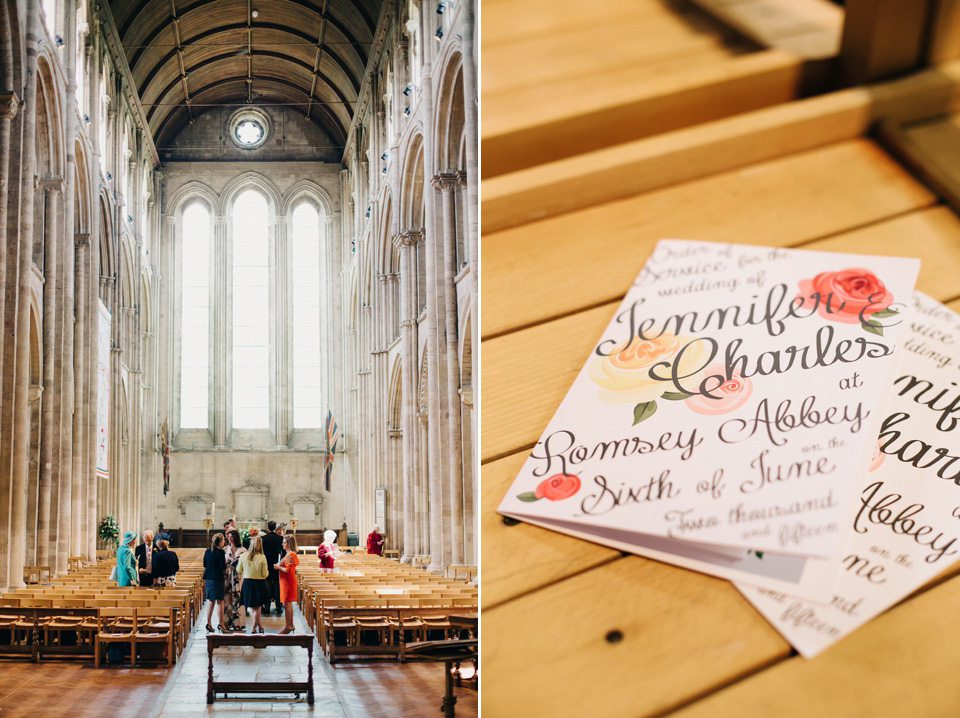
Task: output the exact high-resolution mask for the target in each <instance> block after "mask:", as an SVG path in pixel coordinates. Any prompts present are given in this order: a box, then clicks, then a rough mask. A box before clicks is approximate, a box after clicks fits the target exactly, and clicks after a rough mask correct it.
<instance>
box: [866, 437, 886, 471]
mask: <svg viewBox="0 0 960 718" xmlns="http://www.w3.org/2000/svg"><path fill="white" fill-rule="evenodd" d="M886 458H887V455H886V454H884V453H883V449H881V448H880V442H879V441H878V442H877V445H876V446H875V447H873V456H871V457H870V468H869V469H867V473H870V472H871V471H876V470H877V469H879V468H880V464H882V463H883V460H884V459H886Z"/></svg>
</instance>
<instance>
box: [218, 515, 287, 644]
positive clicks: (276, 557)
mask: <svg viewBox="0 0 960 718" xmlns="http://www.w3.org/2000/svg"><path fill="white" fill-rule="evenodd" d="M223 530H224V533H218V534H216V535H215V536H214V537H213V540H212V541H211V544H210V548H208V549H207V550H206V552H205V553H204V555H203V580H204V592H205V596H206V599H207V600H208V601H209V602H210V603H209V605H208V606H207V631H213V630H215V629H214V627H213V626H212V625H211V623H210V622H211V619H212V618H213V608H214V606H216V607H217V609H218V611H217V613H218V617H219V623H218V625H217V628H216V630H218V631H221V632H223V631H242V630H244V627H243V625H242V624H243V615H244V613H245V611H246V610H249V611H252V613H253V626H252V628H251V633H263V632H264V631H263V624H262V623H261V622H260V617H261V615H262V614H264V613H266V614H269V613H270V608H271V605H273V604H275V605H276V612H277V615H281V614H282V615H284V617H285V622H284V624H285V625H284V628H283V630H282V631H280V633H282V634H286V633H291V632H292V631H293V602H294V601H295V600H296V596H297V566H298V565H299V564H300V558H299V556H298V554H297V551H298V549H297V539H296V537H295V536H294V535H293V534H292V533H288V534H286V535H283V534H282V531H283V527H282V526H278V525H277V522H276V521H269V522H268V523H267V530H266V532H264V533H263V535H261V532H260V528H259V527H257V526H254V527H253V528H251V529H250V535H249V537H248V538H247V539H245V540H241V539H240V532H239V531H238V530H237V527H236V523H235V522H234V521H233V519H231V520H229V521H227V522H225V523H224V525H223ZM241 606H243V607H244V613H241V608H240V607H241Z"/></svg>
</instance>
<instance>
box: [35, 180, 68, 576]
mask: <svg viewBox="0 0 960 718" xmlns="http://www.w3.org/2000/svg"><path fill="white" fill-rule="evenodd" d="M61 188H62V181H61V180H57V181H56V182H48V183H46V184H45V185H44V190H45V196H44V216H45V218H46V223H45V227H46V233H45V238H44V262H43V264H44V267H43V269H44V271H43V387H44V388H45V389H47V390H48V391H46V392H45V393H44V397H43V405H42V408H41V418H40V486H39V496H38V506H37V564H38V565H40V566H49V565H50V500H51V496H52V494H53V469H54V467H53V462H54V448H55V445H56V444H57V443H58V437H59V435H60V426H59V416H57V414H56V410H55V409H56V407H55V403H54V399H55V397H56V394H57V392H56V391H54V383H55V381H56V374H55V371H54V370H55V369H56V356H57V341H58V337H57V335H56V329H57V290H56V288H57V282H58V275H57V270H58V267H57V254H58V252H59V251H60V242H59V239H60V238H59V236H58V231H57V218H58V214H59V208H58V206H57V205H58V198H59V197H60V191H61ZM57 458H59V457H57Z"/></svg>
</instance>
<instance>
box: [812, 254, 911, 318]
mask: <svg viewBox="0 0 960 718" xmlns="http://www.w3.org/2000/svg"><path fill="white" fill-rule="evenodd" d="M816 292H819V294H820V304H819V306H818V307H817V313H818V314H819V315H820V316H821V317H823V318H824V319H829V320H830V321H834V322H842V323H844V324H866V322H867V321H868V320H869V319H870V317H871V316H872V315H873V314H876V313H878V312H887V308H888V307H889V305H890V302H892V301H893V295H892V294H891V293H890V292H888V291H887V288H886V287H885V286H884V284H883V282H881V281H880V280H879V279H878V278H877V276H876V275H875V274H874V273H873V272H871V271H870V270H869V269H855V268H853V269H842V270H840V271H839V272H821V273H820V274H818V275H817V276H816V277H814V278H813V279H803V280H801V281H800V293H799V294H798V295H797V296H798V297H800V298H802V299H803V301H804V305H805V306H810V302H813V301H815V300H814V299H812V295H813V294H814V293H816ZM830 294H833V297H832V298H830V302H829V304H830V310H831V311H830V312H827V299H828V295H830ZM861 313H862V315H861ZM889 313H894V312H889ZM861 316H862V318H861ZM885 316H886V314H885ZM878 324H879V323H878Z"/></svg>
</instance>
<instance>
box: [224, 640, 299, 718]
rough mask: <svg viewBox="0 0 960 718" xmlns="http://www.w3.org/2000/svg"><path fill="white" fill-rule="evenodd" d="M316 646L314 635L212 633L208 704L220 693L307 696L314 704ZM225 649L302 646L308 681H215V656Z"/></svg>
mask: <svg viewBox="0 0 960 718" xmlns="http://www.w3.org/2000/svg"><path fill="white" fill-rule="evenodd" d="M313 642H314V636H313V634H312V633H288V634H286V635H284V636H281V635H279V634H277V633H223V634H218V633H210V634H207V659H208V663H207V703H213V701H214V700H215V699H216V694H217V693H223V694H228V693H296V694H297V696H298V697H299V695H300V694H301V693H306V694H307V703H309V704H311V705H312V704H313ZM222 646H253V647H254V648H266V647H267V646H302V647H303V648H306V649H307V680H306V682H303V681H286V682H282V681H260V682H257V683H252V682H239V681H215V680H213V652H214V650H215V649H217V648H220V647H222Z"/></svg>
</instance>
